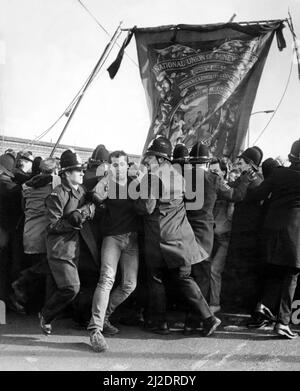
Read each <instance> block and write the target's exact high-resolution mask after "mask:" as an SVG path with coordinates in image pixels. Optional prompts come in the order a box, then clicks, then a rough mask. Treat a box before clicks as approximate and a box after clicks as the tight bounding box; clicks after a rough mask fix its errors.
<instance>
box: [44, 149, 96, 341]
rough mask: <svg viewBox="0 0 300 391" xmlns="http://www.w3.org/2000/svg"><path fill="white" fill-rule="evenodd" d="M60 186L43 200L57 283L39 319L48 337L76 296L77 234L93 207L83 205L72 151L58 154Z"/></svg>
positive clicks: (80, 171)
mask: <svg viewBox="0 0 300 391" xmlns="http://www.w3.org/2000/svg"><path fill="white" fill-rule="evenodd" d="M60 164H61V171H60V176H61V184H60V185H58V186H57V187H56V188H55V189H53V191H52V193H51V194H50V195H49V196H48V198H47V199H46V207H47V210H48V216H49V219H50V224H49V226H48V229H47V234H46V246H47V258H48V262H49V267H50V270H51V273H52V276H53V279H54V281H55V284H56V289H55V290H54V291H53V294H52V295H51V296H50V297H49V298H48V299H47V301H46V303H45V305H44V307H43V309H42V310H41V313H40V314H39V317H40V327H41V329H42V331H43V332H44V333H45V334H51V331H52V327H51V322H52V321H53V320H54V319H55V317H56V316H57V315H58V314H59V312H60V311H62V310H63V309H64V308H65V307H66V306H67V305H68V304H69V303H70V302H71V301H72V300H73V299H74V298H75V297H76V295H77V294H78V292H79V288H80V283H79V277H78V270H77V266H78V259H79V250H80V248H79V234H80V231H81V229H82V227H83V224H84V222H85V221H86V220H88V219H91V218H92V217H93V214H94V204H92V203H86V201H85V191H84V189H83V187H82V186H81V184H82V180H83V165H82V162H81V159H80V157H79V156H78V155H77V154H76V153H75V152H74V151H73V150H71V149H69V150H67V151H65V152H63V154H62V155H61V160H60Z"/></svg>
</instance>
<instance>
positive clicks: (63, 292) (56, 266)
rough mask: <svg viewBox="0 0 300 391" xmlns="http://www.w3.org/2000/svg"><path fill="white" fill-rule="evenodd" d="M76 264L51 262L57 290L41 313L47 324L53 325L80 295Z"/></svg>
mask: <svg viewBox="0 0 300 391" xmlns="http://www.w3.org/2000/svg"><path fill="white" fill-rule="evenodd" d="M76 263H77V260H72V261H66V260H62V259H50V260H49V267H50V269H51V272H52V276H53V279H54V281H55V284H56V289H55V290H54V289H53V293H52V295H51V296H50V297H49V298H48V299H47V300H46V302H45V305H44V307H43V309H42V311H41V314H42V315H43V317H44V319H45V322H46V323H51V322H52V320H54V319H55V318H56V316H57V315H58V314H59V313H60V312H61V311H62V310H63V309H65V308H66V307H67V305H68V304H70V303H71V301H72V300H74V298H75V297H76V296H77V294H78V293H79V290H80V282H79V275H78V269H77V264H76Z"/></svg>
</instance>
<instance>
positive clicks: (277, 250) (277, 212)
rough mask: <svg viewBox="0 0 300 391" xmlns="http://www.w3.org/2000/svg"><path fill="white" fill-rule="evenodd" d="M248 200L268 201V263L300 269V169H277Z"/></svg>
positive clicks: (265, 242) (265, 241) (265, 238)
mask: <svg viewBox="0 0 300 391" xmlns="http://www.w3.org/2000/svg"><path fill="white" fill-rule="evenodd" d="M248 197H249V199H253V200H264V199H268V198H269V208H268V212H267V215H266V218H265V221H264V225H263V245H264V248H265V249H266V256H267V262H268V263H271V264H274V265H280V266H288V267H293V268H299V269H300V166H290V167H278V168H276V169H275V170H274V171H273V172H272V174H271V175H270V176H269V177H268V178H267V179H266V180H265V181H264V182H262V183H261V185H260V186H259V187H257V188H256V189H252V190H251V191H250V192H248Z"/></svg>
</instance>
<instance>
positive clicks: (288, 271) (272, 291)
mask: <svg viewBox="0 0 300 391" xmlns="http://www.w3.org/2000/svg"><path fill="white" fill-rule="evenodd" d="M299 273H300V269H296V268H290V267H285V266H277V265H271V264H268V265H267V267H266V274H267V279H266V285H265V290H264V294H263V298H262V303H263V304H264V305H265V306H266V307H268V308H270V310H271V311H272V312H273V313H274V315H275V314H276V315H277V321H278V322H279V323H282V324H284V325H289V324H290V320H291V314H292V303H293V299H294V294H295V290H296V287H297V280H298V276H299Z"/></svg>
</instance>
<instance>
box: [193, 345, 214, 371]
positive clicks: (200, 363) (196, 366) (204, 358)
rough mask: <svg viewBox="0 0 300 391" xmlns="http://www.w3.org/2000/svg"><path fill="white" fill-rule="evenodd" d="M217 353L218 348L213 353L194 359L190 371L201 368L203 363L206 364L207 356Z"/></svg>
mask: <svg viewBox="0 0 300 391" xmlns="http://www.w3.org/2000/svg"><path fill="white" fill-rule="evenodd" d="M218 353H219V350H217V351H216V352H214V353H210V354H207V355H205V356H204V357H203V359H202V360H199V361H196V362H195V363H194V364H193V365H192V371H197V370H198V369H200V368H202V367H203V366H204V365H205V364H207V363H208V362H209V360H208V359H209V358H211V357H213V356H215V355H216V354H218Z"/></svg>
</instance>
